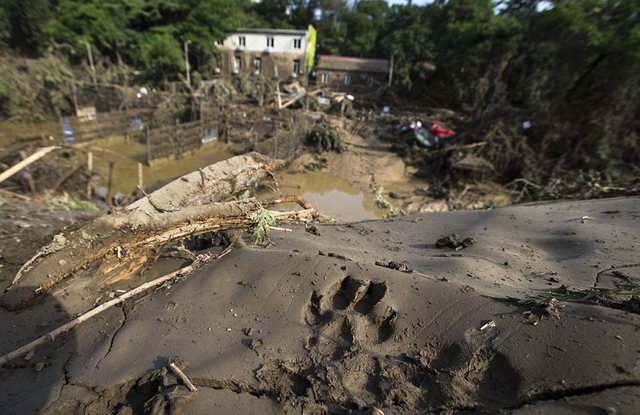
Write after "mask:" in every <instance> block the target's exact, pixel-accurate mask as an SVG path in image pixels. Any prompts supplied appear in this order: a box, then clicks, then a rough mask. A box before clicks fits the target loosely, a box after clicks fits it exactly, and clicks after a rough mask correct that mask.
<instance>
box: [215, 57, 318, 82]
mask: <svg viewBox="0 0 640 415" xmlns="http://www.w3.org/2000/svg"><path fill="white" fill-rule="evenodd" d="M236 59H239V61H240V68H239V69H236ZM256 59H259V60H260V65H259V67H256ZM295 61H298V71H297V73H296V74H295V78H298V79H299V80H300V81H301V82H303V83H304V82H305V79H306V74H305V54H298V55H295V54H291V53H263V52H247V51H233V50H225V51H223V53H222V62H221V64H222V66H221V67H220V71H221V73H223V74H230V75H238V74H253V75H261V76H264V77H267V78H273V77H275V76H276V69H275V68H276V67H277V68H278V69H277V75H278V78H280V79H288V78H294V76H292V75H293V74H294V62H295Z"/></svg>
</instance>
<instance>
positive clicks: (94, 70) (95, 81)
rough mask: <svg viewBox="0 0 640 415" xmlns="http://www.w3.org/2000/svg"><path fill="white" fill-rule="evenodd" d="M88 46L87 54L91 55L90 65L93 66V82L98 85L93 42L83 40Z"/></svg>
mask: <svg viewBox="0 0 640 415" xmlns="http://www.w3.org/2000/svg"><path fill="white" fill-rule="evenodd" d="M80 42H82V43H84V44H85V45H86V46H87V56H88V57H89V65H90V66H91V73H92V74H93V84H94V85H96V86H97V85H98V78H97V77H96V67H95V66H94V64H93V53H92V52H91V44H90V43H89V42H87V41H86V40H81V41H80Z"/></svg>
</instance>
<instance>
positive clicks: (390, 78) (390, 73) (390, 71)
mask: <svg viewBox="0 0 640 415" xmlns="http://www.w3.org/2000/svg"><path fill="white" fill-rule="evenodd" d="M392 80H393V55H391V61H389V86H391V81H392Z"/></svg>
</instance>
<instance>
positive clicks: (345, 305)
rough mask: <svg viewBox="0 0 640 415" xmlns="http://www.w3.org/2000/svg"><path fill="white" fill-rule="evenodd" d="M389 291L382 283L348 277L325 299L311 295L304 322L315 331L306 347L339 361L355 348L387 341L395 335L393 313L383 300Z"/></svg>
mask: <svg viewBox="0 0 640 415" xmlns="http://www.w3.org/2000/svg"><path fill="white" fill-rule="evenodd" d="M387 291H388V287H387V285H386V283H384V282H373V281H370V282H369V281H362V280H358V279H354V278H351V277H347V278H345V279H343V280H342V281H341V282H340V283H338V284H336V285H334V286H333V287H331V288H330V289H329V292H328V293H327V294H326V295H321V294H319V293H318V292H317V291H314V292H313V293H312V295H311V300H310V302H309V306H308V308H307V310H306V313H305V316H304V320H305V322H306V323H307V324H308V325H309V326H311V327H312V328H313V330H314V336H312V337H311V338H310V339H309V341H308V343H309V347H314V346H316V345H317V346H318V347H319V351H320V353H322V354H324V355H328V356H332V357H334V358H335V357H340V356H342V355H344V354H345V353H346V352H347V351H349V350H350V349H351V348H352V347H356V346H357V345H358V344H367V345H374V344H379V343H383V342H385V341H387V340H389V339H390V338H391V337H392V336H393V334H394V332H395V326H394V321H395V319H396V316H397V314H396V311H395V310H394V309H393V308H391V307H385V306H384V305H383V304H382V300H383V298H384V297H385V295H386V294H387Z"/></svg>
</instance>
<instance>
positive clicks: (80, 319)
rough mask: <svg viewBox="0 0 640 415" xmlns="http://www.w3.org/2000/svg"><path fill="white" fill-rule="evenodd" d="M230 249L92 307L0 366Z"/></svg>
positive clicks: (0, 360) (7, 357) (4, 358)
mask: <svg viewBox="0 0 640 415" xmlns="http://www.w3.org/2000/svg"><path fill="white" fill-rule="evenodd" d="M229 251H230V250H225V251H223V252H222V253H221V254H220V255H218V256H216V257H213V258H211V257H205V258H203V259H201V260H199V261H198V260H196V261H194V262H193V263H192V264H190V265H187V266H186V267H184V268H182V269H179V270H178V271H175V272H172V273H170V274H167V275H165V276H162V277H160V278H157V279H155V280H153V281H149V282H147V283H145V284H142V285H141V286H139V287H137V288H134V289H133V290H131V291H128V292H126V293H124V294H122V295H121V296H119V297H116V298H114V299H113V300H111V301H107V302H106V303H104V304H101V305H99V306H98V307H95V308H94V309H92V310H91V311H89V312H87V313H85V314H82V315H81V316H79V317H78V318H75V319H73V320H71V321H70V322H68V323H66V324H64V325H62V326H60V327H58V328H57V329H55V330H53V331H51V332H50V333H48V334H46V335H44V336H42V337H39V338H38V339H36V340H34V341H32V342H31V343H29V344H27V345H26V346H22V347H21V348H19V349H17V350H15V351H13V352H11V353H9V354H6V355H4V356H2V357H0V366H2V365H4V364H6V363H7V362H10V361H11V360H13V359H15V358H16V357H20V356H22V355H24V354H27V353H28V352H29V351H31V350H33V349H35V348H36V347H38V346H41V345H43V344H45V343H47V342H49V341H53V340H54V339H55V338H56V336H58V335H60V334H62V333H64V332H67V331H69V330H71V329H72V328H74V327H75V326H77V325H78V324H80V323H82V322H83V321H86V320H88V319H90V318H91V317H93V316H96V315H98V314H100V313H102V312H103V311H104V310H107V309H109V308H111V307H113V306H114V305H117V304H120V303H122V302H123V301H125V300H127V299H128V298H131V297H133V296H134V295H136V294H140V293H141V292H143V291H146V290H148V289H149V288H152V287H155V286H156V285H160V284H162V283H163V282H165V281H169V280H170V279H172V278H174V277H177V276H178V275H183V276H187V275H189V274H190V273H192V272H193V271H194V270H195V269H196V268H198V267H200V266H201V265H203V264H206V263H207V262H209V261H211V259H219V258H221V257H223V256H224V255H226V254H227V253H228V252H229Z"/></svg>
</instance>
